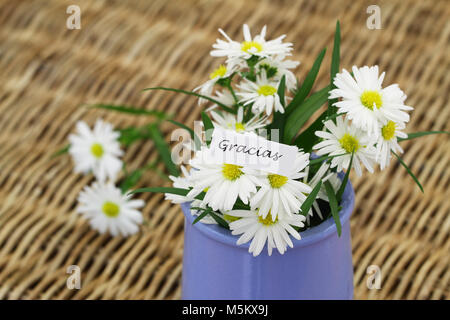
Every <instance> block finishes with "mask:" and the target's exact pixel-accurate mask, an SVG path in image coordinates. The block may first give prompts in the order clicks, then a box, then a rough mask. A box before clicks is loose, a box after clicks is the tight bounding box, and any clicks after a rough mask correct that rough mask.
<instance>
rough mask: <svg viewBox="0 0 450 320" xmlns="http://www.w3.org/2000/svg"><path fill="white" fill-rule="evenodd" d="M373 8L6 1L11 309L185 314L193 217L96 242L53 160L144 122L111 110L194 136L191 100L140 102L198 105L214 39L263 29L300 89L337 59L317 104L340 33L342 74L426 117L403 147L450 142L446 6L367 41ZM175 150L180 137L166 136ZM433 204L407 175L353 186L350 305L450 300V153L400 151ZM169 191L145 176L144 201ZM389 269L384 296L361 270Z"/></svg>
mask: <svg viewBox="0 0 450 320" xmlns="http://www.w3.org/2000/svg"><path fill="white" fill-rule="evenodd" d="M372 2H373V1H369V2H367V1H354V0H348V1H309V0H302V1H287V0H276V1H256V0H245V1H235V0H233V1H232V0H211V1H206V0H204V1H194V0H182V1H167V0H151V1H137V0H136V1H134V0H133V1H88V0H86V1H60V0H48V1H7V0H3V1H1V2H0V88H1V90H0V298H1V299H178V298H180V293H181V284H180V279H181V270H182V264H181V263H182V254H183V215H182V213H181V210H180V208H179V207H178V206H173V205H171V204H170V203H169V202H165V201H163V197H162V195H159V194H143V195H140V198H142V199H144V200H145V201H146V206H145V208H144V209H143V214H144V216H145V219H146V223H145V225H144V226H142V228H141V232H140V233H139V234H136V235H134V236H132V237H130V238H126V239H124V238H121V237H117V238H112V237H110V236H108V235H99V234H98V233H97V232H95V231H93V230H91V229H90V227H89V225H88V223H87V222H86V221H85V220H83V218H82V217H81V216H79V215H77V214H76V212H75V207H76V198H77V195H78V193H79V192H80V190H81V189H82V188H83V187H84V186H85V185H86V184H88V183H90V181H92V177H91V176H81V175H76V174H73V173H72V169H73V166H72V162H71V159H70V158H69V157H68V156H62V157H59V158H56V159H51V154H52V153H53V152H55V151H56V150H58V149H59V148H61V147H62V146H64V145H65V144H66V143H67V136H68V134H69V133H71V132H72V131H73V130H74V126H75V123H76V121H77V120H80V119H82V120H85V121H87V122H88V123H89V124H93V122H94V121H95V119H96V118H97V117H103V118H104V119H105V120H107V121H110V122H112V123H113V124H114V125H115V126H116V127H118V128H121V127H125V126H128V125H144V124H145V123H147V122H148V118H147V119H145V118H142V117H134V116H128V115H127V116H124V115H122V114H117V113H108V112H105V111H100V110H92V109H88V108H85V107H83V106H80V105H81V104H83V103H98V102H110V103H115V104H128V105H135V106H138V107H142V108H146V109H158V110H165V111H167V112H169V113H172V114H174V115H176V116H175V119H176V120H177V121H180V122H184V123H186V124H188V125H190V126H192V125H193V121H194V120H196V119H198V118H199V112H200V108H198V107H197V105H196V104H197V101H196V99H195V98H193V97H187V96H184V95H180V94H173V93H168V92H151V93H149V92H145V93H143V92H141V89H143V88H145V87H149V86H154V85H164V86H170V87H175V88H182V89H187V90H190V89H192V88H194V87H195V86H197V85H198V84H201V83H203V82H204V81H205V80H206V79H207V77H208V74H209V72H210V71H211V69H212V68H213V67H214V66H215V64H216V62H217V61H214V59H213V58H211V57H210V56H209V50H210V49H211V44H212V43H213V42H214V41H215V39H216V38H217V37H218V36H219V34H218V32H217V29H218V28H219V27H221V28H223V29H224V30H226V32H227V33H228V34H229V35H230V36H231V37H234V38H236V39H241V37H242V35H241V27H242V24H243V23H248V24H249V25H250V26H251V27H252V29H253V31H254V32H256V31H259V29H260V28H261V27H262V26H263V25H264V24H267V25H268V36H269V38H272V37H275V36H278V35H280V34H283V33H286V34H287V35H288V37H287V40H288V41H290V42H293V43H294V47H295V52H294V58H295V59H298V60H300V61H301V62H302V64H301V65H300V67H299V68H298V69H297V71H296V73H297V76H298V77H299V78H300V79H303V78H304V76H305V74H306V72H307V70H308V68H310V67H311V65H312V63H313V61H314V59H315V57H316V55H317V54H318V52H319V51H320V50H321V49H322V48H323V47H325V46H327V47H328V53H327V56H326V59H325V61H324V64H323V68H322V70H321V71H320V74H319V77H318V82H317V84H316V89H317V88H320V87H322V86H324V85H326V83H327V82H328V78H329V63H330V55H331V54H330V53H331V48H332V38H333V33H334V27H335V22H336V20H337V19H340V21H341V26H342V37H343V40H342V46H341V55H342V67H345V68H347V69H348V68H351V66H352V65H353V64H356V65H360V66H362V65H365V64H367V65H373V64H379V65H380V68H381V69H382V70H386V71H387V77H386V79H385V83H387V84H390V83H399V85H400V86H401V88H403V89H404V90H405V92H406V93H407V94H408V100H407V102H408V104H409V105H412V106H414V107H415V110H414V112H413V113H412V117H411V119H412V120H411V122H410V124H409V126H408V132H414V131H423V130H449V129H450V128H449V118H450V108H449V107H448V101H449V99H450V97H449V92H450V90H449V89H450V73H449V72H448V70H449V67H450V55H449V52H450V51H449V37H450V23H449V20H448V17H449V16H450V3H449V2H448V1H446V0H441V1H440V0H428V1H419V0H417V1H413V0H406V1H405V0H402V1H400V0H397V1H377V4H378V5H379V6H380V8H381V19H382V20H381V23H382V29H381V30H369V29H368V28H367V27H366V19H367V18H368V16H369V15H368V14H367V13H366V9H367V7H368V6H369V5H371V4H373V3H372ZM75 3H76V4H78V5H79V6H80V8H81V30H69V29H67V28H66V19H67V17H68V16H69V15H68V14H66V8H67V6H68V5H70V4H75ZM162 129H163V131H164V133H165V134H166V139H167V141H168V140H169V137H170V132H171V130H173V129H174V127H173V126H172V125H171V124H165V125H163V127H162ZM403 146H404V147H405V155H404V160H405V162H406V163H408V164H410V167H411V168H412V170H413V171H414V172H415V173H416V174H417V176H418V178H419V180H420V181H421V182H422V183H423V186H424V188H425V194H422V193H421V192H420V190H419V189H418V188H417V186H416V185H415V184H414V182H413V181H412V180H411V178H410V177H409V176H408V174H407V173H406V171H405V170H404V169H403V168H402V167H401V166H399V165H398V164H394V165H391V166H390V167H389V169H387V170H385V171H384V172H381V173H380V172H376V174H374V175H370V174H364V175H363V176H362V177H361V178H357V177H356V176H352V182H353V185H354V187H355V189H356V208H355V211H354V214H353V216H352V218H351V227H352V234H353V237H352V241H353V259H354V261H353V263H354V268H355V276H354V284H355V298H359V299H448V298H450V271H449V269H450V268H449V267H450V260H449V252H450V241H449V230H450V215H449V206H450V201H449V199H450V189H449V180H450V170H449V168H450V163H449V162H450V161H449V160H450V152H449V150H450V139H449V138H448V136H443V135H440V136H436V135H435V136H428V137H424V138H421V139H418V140H415V141H410V142H407V143H403ZM155 157H156V151H155V148H154V146H153V143H152V142H151V141H146V142H142V143H139V144H136V145H133V146H131V147H129V148H128V149H127V150H126V155H125V161H126V162H127V163H129V168H130V169H134V168H138V167H141V166H143V165H145V164H146V163H148V162H150V161H152V160H153V159H155ZM162 184H166V185H167V182H166V181H164V180H162V179H161V178H160V177H159V176H158V175H156V174H154V173H152V172H148V173H146V174H145V175H144V177H143V179H142V180H141V182H140V185H141V186H157V185H162ZM70 265H78V266H79V267H80V268H81V276H82V278H81V280H82V288H81V289H80V290H69V289H68V288H67V287H66V280H67V278H68V276H69V275H68V274H67V273H66V270H67V267H68V266H70ZM370 265H378V266H379V267H380V268H381V276H382V281H381V289H379V290H369V289H368V288H367V285H366V282H367V279H368V278H369V275H368V274H367V272H366V270H367V267H368V266H370Z"/></svg>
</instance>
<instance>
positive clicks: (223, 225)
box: [209, 211, 230, 229]
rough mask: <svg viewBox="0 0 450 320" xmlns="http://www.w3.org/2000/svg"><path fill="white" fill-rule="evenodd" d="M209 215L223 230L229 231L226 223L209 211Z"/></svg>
mask: <svg viewBox="0 0 450 320" xmlns="http://www.w3.org/2000/svg"><path fill="white" fill-rule="evenodd" d="M209 215H210V216H211V217H212V218H213V219H214V220H215V221H216V222H217V223H218V224H219V225H220V226H221V227H224V228H225V229H230V226H229V225H228V222H227V221H225V220H224V219H223V218H222V217H220V216H218V215H217V214H215V213H214V212H212V211H210V212H209Z"/></svg>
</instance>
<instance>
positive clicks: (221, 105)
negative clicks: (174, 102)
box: [142, 87, 236, 113]
mask: <svg viewBox="0 0 450 320" xmlns="http://www.w3.org/2000/svg"><path fill="white" fill-rule="evenodd" d="M148 90H164V91H172V92H178V93H184V94H187V95H190V96H195V97H198V98H203V99H206V100H208V101H211V102H213V103H215V104H217V105H218V106H219V107H221V108H222V109H224V110H226V111H227V112H229V113H236V112H235V111H234V110H233V109H232V108H230V107H228V106H226V105H224V104H223V103H222V102H219V101H217V100H216V99H214V98H211V97H208V96H204V95H201V94H198V93H195V92H193V91H186V90H181V89H173V88H166V87H153V88H145V89H144V90H142V91H148Z"/></svg>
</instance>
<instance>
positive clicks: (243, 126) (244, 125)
mask: <svg viewBox="0 0 450 320" xmlns="http://www.w3.org/2000/svg"><path fill="white" fill-rule="evenodd" d="M211 116H212V118H213V124H214V127H221V128H224V129H229V130H234V131H236V132H256V130H258V129H260V128H264V127H265V126H266V125H267V117H261V118H260V117H259V116H253V117H252V118H251V119H250V120H249V121H248V122H244V121H243V120H244V108H243V107H239V109H238V112H237V115H233V114H230V113H221V112H216V111H212V112H211Z"/></svg>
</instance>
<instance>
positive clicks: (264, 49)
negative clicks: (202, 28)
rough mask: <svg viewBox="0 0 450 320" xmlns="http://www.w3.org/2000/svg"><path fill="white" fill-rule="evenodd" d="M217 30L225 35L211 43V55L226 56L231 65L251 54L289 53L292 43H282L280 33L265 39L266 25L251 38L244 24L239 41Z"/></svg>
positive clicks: (262, 55) (266, 55)
mask: <svg viewBox="0 0 450 320" xmlns="http://www.w3.org/2000/svg"><path fill="white" fill-rule="evenodd" d="M219 32H220V33H221V34H222V35H223V36H224V37H225V39H226V41H224V40H221V39H217V42H216V43H215V44H214V45H213V48H214V49H215V50H212V51H211V56H213V57H228V62H229V63H230V64H231V65H235V64H238V63H239V59H248V58H250V57H251V56H253V55H254V56H258V57H268V56H272V55H283V56H286V55H290V52H291V51H292V43H289V42H286V43H283V42H282V40H283V39H284V38H285V37H286V35H282V36H280V37H278V38H276V39H274V40H268V41H266V40H265V37H266V26H264V27H263V28H262V30H261V33H260V34H259V35H257V36H255V37H253V38H252V36H251V34H250V29H249V27H248V25H246V24H244V26H243V32H244V41H243V42H241V43H239V42H237V41H234V40H231V38H230V37H229V36H228V35H227V34H226V33H225V32H224V31H223V30H222V29H219Z"/></svg>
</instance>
